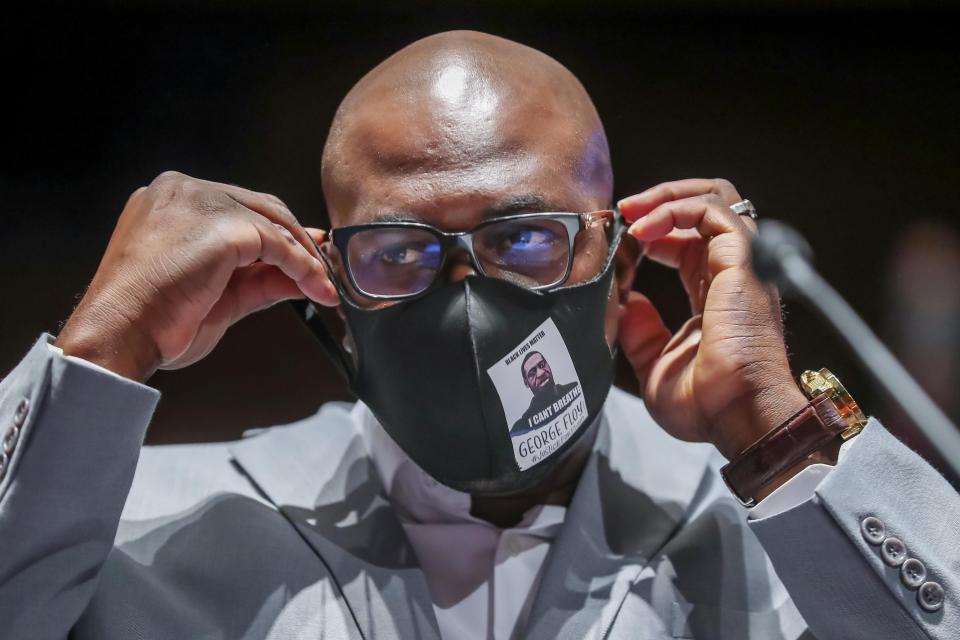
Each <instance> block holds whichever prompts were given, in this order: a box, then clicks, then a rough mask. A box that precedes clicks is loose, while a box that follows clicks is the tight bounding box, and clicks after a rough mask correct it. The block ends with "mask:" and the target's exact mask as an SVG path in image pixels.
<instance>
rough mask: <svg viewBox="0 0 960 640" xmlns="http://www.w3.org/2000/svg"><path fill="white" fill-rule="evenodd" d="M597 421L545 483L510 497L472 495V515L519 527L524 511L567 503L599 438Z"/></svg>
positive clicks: (567, 453)
mask: <svg viewBox="0 0 960 640" xmlns="http://www.w3.org/2000/svg"><path fill="white" fill-rule="evenodd" d="M599 423H600V420H599V419H598V420H594V421H593V423H592V424H591V425H590V426H589V427H587V432H586V433H585V434H583V436H581V437H580V439H579V440H578V441H577V443H576V444H575V445H574V446H572V447H571V448H570V449H569V450H568V451H567V452H566V454H565V455H564V457H563V459H562V460H561V461H560V464H559V465H557V468H556V469H554V471H553V473H551V474H550V475H548V476H547V477H546V478H545V479H544V481H543V482H541V483H540V484H538V485H536V486H535V487H533V488H531V489H528V490H527V491H524V492H522V493H517V494H512V495H507V496H471V504H470V514H471V515H473V516H474V517H476V518H481V519H482V520H486V521H487V522H489V523H490V524H492V525H494V526H497V527H500V528H501V529H506V528H509V527H514V526H516V525H517V524H518V523H519V522H520V521H521V520H522V519H523V514H525V513H526V512H527V511H529V510H530V509H531V508H533V507H535V506H537V505H540V504H553V505H560V506H564V507H565V506H568V505H569V504H570V499H571V498H572V497H573V492H574V490H575V489H576V488H577V484H578V483H579V481H580V476H581V474H582V473H583V468H584V467H585V466H586V464H587V460H588V459H589V458H590V452H591V451H593V443H594V441H595V440H596V439H597V426H598V425H599Z"/></svg>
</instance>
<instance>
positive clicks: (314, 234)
mask: <svg viewBox="0 0 960 640" xmlns="http://www.w3.org/2000/svg"><path fill="white" fill-rule="evenodd" d="M304 230H305V231H306V232H307V235H308V236H310V239H311V240H313V242H314V244H315V245H316V246H317V249H318V251H319V247H320V245H322V244H323V243H324V242H326V240H327V232H326V231H324V230H323V229H317V228H314V227H304Z"/></svg>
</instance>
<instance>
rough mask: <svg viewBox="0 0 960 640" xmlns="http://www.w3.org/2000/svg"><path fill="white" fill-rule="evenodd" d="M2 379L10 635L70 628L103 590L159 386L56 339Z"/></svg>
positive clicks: (2, 496)
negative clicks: (70, 350) (66, 351)
mask: <svg viewBox="0 0 960 640" xmlns="http://www.w3.org/2000/svg"><path fill="white" fill-rule="evenodd" d="M50 340H51V338H50V336H48V335H44V336H43V337H41V339H40V340H39V341H37V343H36V344H35V345H34V347H33V348H32V349H31V350H30V352H29V353H28V354H27V356H26V357H25V358H24V359H23V360H22V361H21V362H20V364H19V365H17V367H16V368H15V369H14V370H13V371H12V372H11V373H10V374H9V375H8V376H7V377H6V378H4V379H3V381H2V382H0V437H2V438H3V440H2V445H0V462H2V463H3V464H2V471H0V621H2V622H0V625H2V629H3V631H2V632H0V635H2V636H3V638H5V639H10V640H19V639H21V638H51V639H55V638H66V637H67V634H68V633H69V630H70V628H71V626H72V625H73V624H74V622H75V621H76V620H77V618H79V616H80V614H81V613H82V612H83V610H84V608H85V607H86V606H87V604H88V602H89V601H90V599H91V598H92V596H93V593H94V590H95V588H96V583H97V578H98V576H99V573H100V568H101V567H102V565H103V563H104V561H105V560H106V557H107V554H108V553H109V551H110V549H111V547H112V545H113V539H114V535H115V534H116V530H117V525H118V523H119V520H120V513H121V511H122V508H123V504H124V502H125V500H126V497H127V493H128V491H129V490H130V484H131V482H132V479H133V473H134V470H135V469H136V465H137V458H138V456H139V451H140V446H141V444H142V442H143V437H144V434H145V433H146V429H147V425H148V424H149V421H150V418H151V416H152V415H153V410H154V408H155V406H156V403H157V400H158V398H159V393H158V392H157V391H156V390H154V389H151V388H149V387H146V386H144V385H141V384H138V383H136V382H132V381H130V380H127V379H125V378H122V377H120V376H117V375H115V374H113V373H110V372H108V371H105V370H103V369H100V368H98V367H95V366H93V365H91V364H89V363H85V362H84V361H81V360H78V359H75V358H68V357H65V356H63V355H61V354H59V353H57V352H56V351H55V350H52V349H50V348H49V342H50Z"/></svg>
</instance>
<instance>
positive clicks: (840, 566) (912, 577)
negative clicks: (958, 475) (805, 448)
mask: <svg viewBox="0 0 960 640" xmlns="http://www.w3.org/2000/svg"><path fill="white" fill-rule="evenodd" d="M847 447H848V448H847V451H846V452H845V455H844V456H843V458H842V459H841V460H840V462H839V463H838V464H837V466H836V467H835V468H834V469H833V471H831V472H830V473H829V474H828V475H826V476H825V477H824V478H823V480H822V481H821V482H820V483H819V484H818V485H817V487H816V490H815V491H814V493H813V495H812V496H811V497H810V498H809V499H807V500H805V501H803V502H801V503H800V504H798V505H796V506H794V507H793V508H790V509H787V510H786V511H783V512H780V513H776V514H773V515H771V516H769V517H766V518H761V519H755V520H750V527H751V529H752V530H753V532H754V533H755V534H756V535H757V538H759V540H760V542H761V543H762V544H763V546H764V548H765V550H766V551H767V554H768V555H769V556H770V559H771V561H772V562H773V565H774V567H775V568H776V570H777V574H778V575H779V577H780V579H781V580H782V582H783V584H784V585H785V586H786V587H787V590H788V591H789V592H790V596H791V597H792V599H793V601H794V602H795V604H796V605H797V608H798V609H799V610H800V613H801V614H803V617H804V618H805V619H806V621H807V624H808V625H809V626H810V629H811V630H812V631H813V632H814V634H815V635H816V637H817V638H819V639H820V640H832V639H837V640H840V639H843V640H850V639H853V638H897V639H898V640H900V639H903V640H912V639H918V640H920V639H923V640H927V639H935V640H950V639H956V638H960V495H958V493H957V492H956V491H955V490H954V488H953V487H951V486H950V484H949V483H948V482H947V481H946V480H945V479H944V478H943V477H942V476H941V475H940V474H939V473H938V472H937V471H936V470H935V469H933V467H931V466H930V465H929V464H927V463H926V462H925V461H924V460H923V459H922V458H920V457H919V456H918V455H917V454H916V453H914V452H913V451H911V450H910V449H908V448H907V447H906V446H904V445H903V444H902V443H901V442H900V441H898V440H897V439H896V438H894V437H893V436H892V435H891V434H890V433H889V432H887V430H886V429H884V428H883V426H882V425H881V424H880V423H879V422H877V421H876V420H875V419H871V420H870V422H869V423H868V425H867V426H866V428H865V429H864V430H863V432H862V433H861V434H860V435H859V436H857V437H856V438H854V440H853V441H851V442H850V443H848V445H847ZM890 538H894V539H895V540H889V539H890ZM900 542H902V543H903V544H902V545H900V544H898V543H900ZM898 550H899V552H900V553H897V552H898Z"/></svg>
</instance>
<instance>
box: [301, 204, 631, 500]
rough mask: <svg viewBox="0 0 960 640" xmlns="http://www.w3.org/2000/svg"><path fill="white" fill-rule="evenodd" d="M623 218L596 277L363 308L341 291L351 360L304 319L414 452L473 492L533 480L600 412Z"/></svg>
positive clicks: (463, 284)
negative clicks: (352, 347) (606, 324)
mask: <svg viewBox="0 0 960 640" xmlns="http://www.w3.org/2000/svg"><path fill="white" fill-rule="evenodd" d="M621 227H622V225H621V223H619V220H618V223H617V224H616V225H615V233H614V239H613V241H612V242H611V246H610V250H609V253H608V255H607V259H606V262H605V265H604V268H603V270H602V271H601V272H600V273H599V274H598V275H597V276H596V277H595V278H593V279H592V280H590V281H588V282H585V283H582V284H577V285H572V286H568V287H564V288H561V289H554V290H551V291H543V292H537V291H531V290H529V289H525V288H522V287H519V286H517V285H514V284H511V283H509V282H506V281H504V280H499V279H494V278H488V277H484V276H468V277H467V278H466V279H464V280H462V281H460V282H456V283H451V284H447V285H444V286H442V287H440V288H438V289H435V290H433V291H431V292H429V293H427V294H426V295H423V296H422V297H418V298H414V299H411V300H405V301H402V302H399V303H396V304H393V305H391V306H387V307H383V308H377V309H364V308H361V307H358V306H357V305H356V304H354V303H353V302H352V301H351V300H350V298H349V297H348V296H347V295H346V293H345V292H344V291H343V290H342V288H341V286H340V285H339V283H335V284H336V285H337V289H338V291H339V292H340V299H341V304H342V309H343V312H344V314H345V316H346V319H347V325H348V328H349V331H350V335H351V336H352V338H353V343H354V345H355V354H353V357H351V356H350V354H348V353H346V352H345V351H344V350H343V349H342V348H341V346H340V345H339V344H338V343H337V341H336V340H335V339H334V338H333V337H332V335H331V334H330V333H329V331H328V330H327V328H326V327H325V326H324V325H323V323H322V322H321V321H320V320H319V318H318V317H317V316H316V312H315V309H313V308H312V305H311V304H310V303H303V302H301V303H299V305H298V306H299V309H300V311H301V314H302V317H303V318H304V319H305V320H306V321H307V324H308V325H309V326H310V327H311V329H313V331H314V333H315V334H316V335H317V337H318V338H319V339H320V340H321V342H322V343H323V345H324V347H325V349H326V351H327V352H328V353H329V354H330V355H331V357H333V358H334V360H335V362H336V363H337V364H338V366H339V367H340V368H341V370H342V371H343V372H344V373H345V374H346V376H347V378H348V380H349V382H350V386H351V388H352V390H353V391H354V393H355V394H356V395H357V397H358V398H359V399H360V400H362V401H363V402H364V403H365V404H366V405H367V406H368V407H369V408H370V410H371V411H372V412H373V414H374V416H375V417H376V418H377V420H379V422H380V424H382V425H383V428H384V429H385V430H386V432H387V433H388V434H389V435H390V437H392V438H393V440H394V441H395V442H396V443H397V444H398V445H399V446H400V448H401V449H403V451H404V452H405V453H406V454H407V455H408V456H410V458H411V459H412V460H413V461H414V462H415V463H417V464H418V465H419V466H420V467H421V468H422V469H423V470H424V471H426V472H427V473H428V474H430V476H432V477H433V478H435V479H436V480H437V481H439V482H441V483H443V484H445V485H447V486H449V487H452V488H454V489H458V490H460V491H466V492H468V493H471V494H475V495H480V494H508V493H513V492H518V491H522V490H524V489H527V488H529V487H532V486H535V485H537V484H538V483H539V482H541V481H542V480H543V479H544V478H545V477H546V476H548V475H549V474H550V473H551V471H553V470H554V469H555V468H556V466H557V464H558V462H559V461H560V460H561V459H562V458H563V454H564V452H565V451H566V450H568V449H569V448H570V447H572V446H573V444H574V443H575V442H576V441H577V440H578V439H579V438H580V437H581V436H582V435H583V434H584V432H586V431H587V430H588V427H589V426H590V424H591V423H592V422H593V421H594V420H595V419H596V418H597V416H598V415H599V414H600V411H601V408H602V407H603V403H604V401H605V400H606V397H607V393H608V392H609V390H610V386H611V384H612V382H613V372H614V366H613V365H614V356H615V353H616V352H615V350H614V349H611V348H610V347H609V346H608V344H607V341H606V338H605V335H604V319H605V314H606V308H607V303H608V300H609V297H610V295H612V293H613V291H614V288H613V284H614V283H613V277H614V267H613V263H614V254H615V253H616V250H617V247H618V246H619V240H620V237H621V233H620V230H621Z"/></svg>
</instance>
